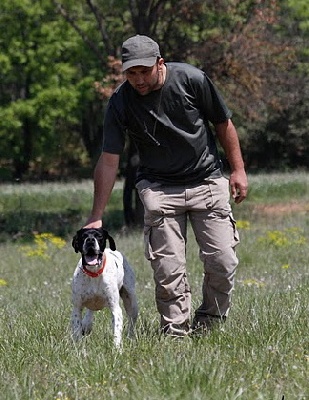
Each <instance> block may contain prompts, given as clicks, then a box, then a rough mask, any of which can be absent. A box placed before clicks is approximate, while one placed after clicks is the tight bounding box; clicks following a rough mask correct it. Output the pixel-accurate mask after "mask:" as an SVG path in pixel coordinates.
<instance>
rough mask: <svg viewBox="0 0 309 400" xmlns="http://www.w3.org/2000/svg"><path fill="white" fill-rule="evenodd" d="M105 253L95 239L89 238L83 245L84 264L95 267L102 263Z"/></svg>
mask: <svg viewBox="0 0 309 400" xmlns="http://www.w3.org/2000/svg"><path fill="white" fill-rule="evenodd" d="M102 255H103V253H102V252H101V250H100V246H99V243H98V241H97V239H96V238H95V237H88V238H86V239H85V242H84V244H83V264H86V265H91V266H95V265H98V264H100V263H101V262H102Z"/></svg>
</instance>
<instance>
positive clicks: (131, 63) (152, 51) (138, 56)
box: [122, 35, 161, 71]
mask: <svg viewBox="0 0 309 400" xmlns="http://www.w3.org/2000/svg"><path fill="white" fill-rule="evenodd" d="M158 57H161V55H160V49H159V45H158V43H157V42H155V41H154V40H152V39H151V38H150V37H148V36H144V35H136V36H133V37H131V38H129V39H127V40H126V41H125V42H123V44H122V70H123V71H126V70H127V69H128V68H131V67H136V66H138V65H142V66H144V67H152V66H153V65H155V63H156V62H157V58H158Z"/></svg>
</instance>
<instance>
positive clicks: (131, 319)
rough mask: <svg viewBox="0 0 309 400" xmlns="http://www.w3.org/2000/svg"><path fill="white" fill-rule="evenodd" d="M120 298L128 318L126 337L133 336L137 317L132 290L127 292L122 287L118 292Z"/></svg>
mask: <svg viewBox="0 0 309 400" xmlns="http://www.w3.org/2000/svg"><path fill="white" fill-rule="evenodd" d="M120 296H121V298H122V301H123V305H124V309H125V310H126V313H127V316H128V337H133V336H134V326H135V323H136V320H137V315H138V305H137V299H136V295H135V291H134V290H131V291H129V290H127V289H126V288H125V287H122V288H121V290H120Z"/></svg>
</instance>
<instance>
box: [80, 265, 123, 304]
mask: <svg viewBox="0 0 309 400" xmlns="http://www.w3.org/2000/svg"><path fill="white" fill-rule="evenodd" d="M122 284H123V265H122V263H119V262H118V260H117V259H112V258H109V262H108V265H106V267H105V269H104V271H103V273H102V274H101V275H100V276H98V277H96V278H93V277H90V276H87V275H86V274H85V273H84V272H83V271H82V268H81V263H79V265H78V266H77V269H76V271H75V274H74V277H73V282H72V289H73V293H72V294H73V303H75V304H76V305H78V306H79V307H86V308H88V309H90V310H93V311H97V310H101V309H102V308H104V307H110V305H111V303H114V302H115V301H119V290H120V288H121V287H122Z"/></svg>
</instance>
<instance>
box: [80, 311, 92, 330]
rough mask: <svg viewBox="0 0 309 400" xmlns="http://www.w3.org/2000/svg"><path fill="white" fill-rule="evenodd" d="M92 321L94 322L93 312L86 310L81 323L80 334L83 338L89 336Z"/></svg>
mask: <svg viewBox="0 0 309 400" xmlns="http://www.w3.org/2000/svg"><path fill="white" fill-rule="evenodd" d="M93 320H94V315H93V311H91V310H88V309H87V311H86V313H85V316H84V318H83V321H82V332H83V335H84V336H85V335H89V334H90V333H91V331H92V325H93Z"/></svg>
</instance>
